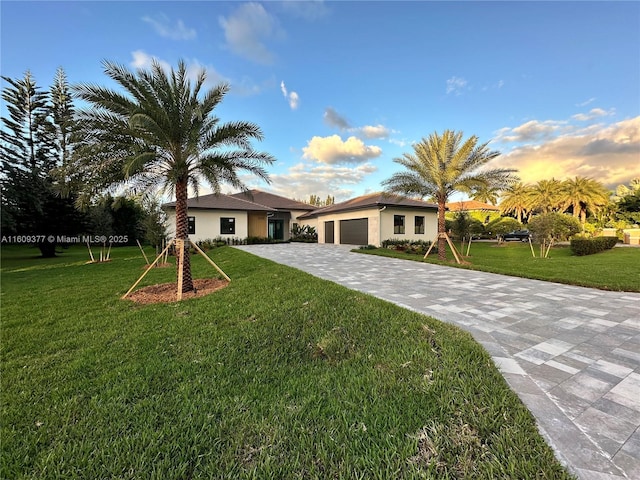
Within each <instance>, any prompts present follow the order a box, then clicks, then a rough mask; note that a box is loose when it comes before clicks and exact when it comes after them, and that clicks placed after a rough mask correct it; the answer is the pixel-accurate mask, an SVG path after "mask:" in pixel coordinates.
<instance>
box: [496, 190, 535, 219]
mask: <svg viewBox="0 0 640 480" xmlns="http://www.w3.org/2000/svg"><path fill="white" fill-rule="evenodd" d="M531 206H532V203H531V187H529V186H528V185H525V184H523V183H521V182H518V183H516V184H515V185H512V186H511V188H509V189H508V190H506V191H505V192H504V194H503V196H502V199H501V201H500V213H501V214H503V215H504V214H511V213H513V214H515V216H516V218H517V219H518V222H520V223H522V221H523V220H524V218H525V217H528V216H529V214H530V213H531Z"/></svg>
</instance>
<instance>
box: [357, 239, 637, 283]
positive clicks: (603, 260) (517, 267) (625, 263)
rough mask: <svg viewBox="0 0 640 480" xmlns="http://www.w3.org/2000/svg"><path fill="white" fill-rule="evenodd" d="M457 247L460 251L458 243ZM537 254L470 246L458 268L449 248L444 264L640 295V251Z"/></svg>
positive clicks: (525, 247)
mask: <svg viewBox="0 0 640 480" xmlns="http://www.w3.org/2000/svg"><path fill="white" fill-rule="evenodd" d="M455 245H456V248H458V249H460V244H459V243H456V244H455ZM356 251H357V252H359V253H367V254H371V255H382V256H388V257H396V258H404V259H408V260H414V261H419V262H420V261H425V262H428V263H441V262H439V261H438V259H437V258H438V256H437V254H431V255H429V257H427V259H426V260H423V259H422V255H413V254H407V253H404V252H397V251H394V250H389V249H386V248H378V249H375V250H373V249H372V250H356ZM534 251H535V254H536V258H533V256H532V255H531V248H530V247H529V244H528V243H522V242H507V243H505V244H503V245H498V244H497V243H496V242H474V243H472V244H471V250H470V252H469V253H470V254H469V256H468V257H464V260H465V262H466V263H465V264H463V265H457V264H456V263H455V261H454V260H453V256H452V254H451V251H450V250H449V249H448V248H447V258H448V261H447V262H446V263H445V264H446V265H448V266H452V267H460V268H470V269H473V270H482V271H485V272H493V273H502V274H504V275H513V276H518V277H526V278H535V279H538V280H546V281H552V282H558V283H566V284H570V285H581V286H584V287H594V288H600V289H603V290H620V291H627V292H640V248H631V247H627V248H625V247H616V248H613V249H612V250H608V251H605V252H601V253H597V254H595V255H586V256H583V257H576V256H573V255H571V249H570V248H569V247H568V246H559V247H553V248H552V249H551V252H550V254H549V258H539V256H538V249H537V246H536V245H534ZM465 253H466V248H465Z"/></svg>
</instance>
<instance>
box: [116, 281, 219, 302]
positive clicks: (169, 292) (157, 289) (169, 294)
mask: <svg viewBox="0 0 640 480" xmlns="http://www.w3.org/2000/svg"><path fill="white" fill-rule="evenodd" d="M228 284H229V282H228V281H226V280H223V279H220V278H199V279H196V280H194V281H193V286H194V289H195V290H193V291H191V292H186V293H183V294H182V299H183V300H187V299H189V298H201V297H204V296H206V295H210V294H212V293H213V292H216V291H218V290H220V289H221V288H224V287H226V286H227V285H228ZM177 295H178V284H177V283H162V284H158V285H149V286H148V287H143V288H141V289H139V290H136V291H135V292H132V293H130V294H129V296H128V297H127V300H131V301H133V302H136V303H140V304H143V305H147V304H151V303H172V302H177V301H178V296H177Z"/></svg>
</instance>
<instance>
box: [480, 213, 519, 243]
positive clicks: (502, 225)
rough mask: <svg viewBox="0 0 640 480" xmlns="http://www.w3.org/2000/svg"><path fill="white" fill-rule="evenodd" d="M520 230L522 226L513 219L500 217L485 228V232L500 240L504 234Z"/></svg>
mask: <svg viewBox="0 0 640 480" xmlns="http://www.w3.org/2000/svg"><path fill="white" fill-rule="evenodd" d="M521 228H522V224H521V223H520V222H519V221H518V220H516V219H515V218H511V217H501V218H497V219H495V220H493V221H491V222H489V223H488V224H487V226H486V227H485V231H486V232H487V233H489V234H490V235H495V236H496V237H497V238H498V240H501V239H502V236H503V235H504V234H505V233H509V232H513V231H514V230H520V229H521Z"/></svg>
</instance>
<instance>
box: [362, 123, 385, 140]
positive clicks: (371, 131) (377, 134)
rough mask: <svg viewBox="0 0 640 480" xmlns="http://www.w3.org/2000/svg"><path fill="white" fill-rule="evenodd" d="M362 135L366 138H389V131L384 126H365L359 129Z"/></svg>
mask: <svg viewBox="0 0 640 480" xmlns="http://www.w3.org/2000/svg"><path fill="white" fill-rule="evenodd" d="M359 130H360V132H362V135H364V137H365V138H387V137H388V136H389V133H390V132H389V129H388V128H387V127H385V126H384V125H380V124H378V125H365V126H364V127H361V128H359Z"/></svg>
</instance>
